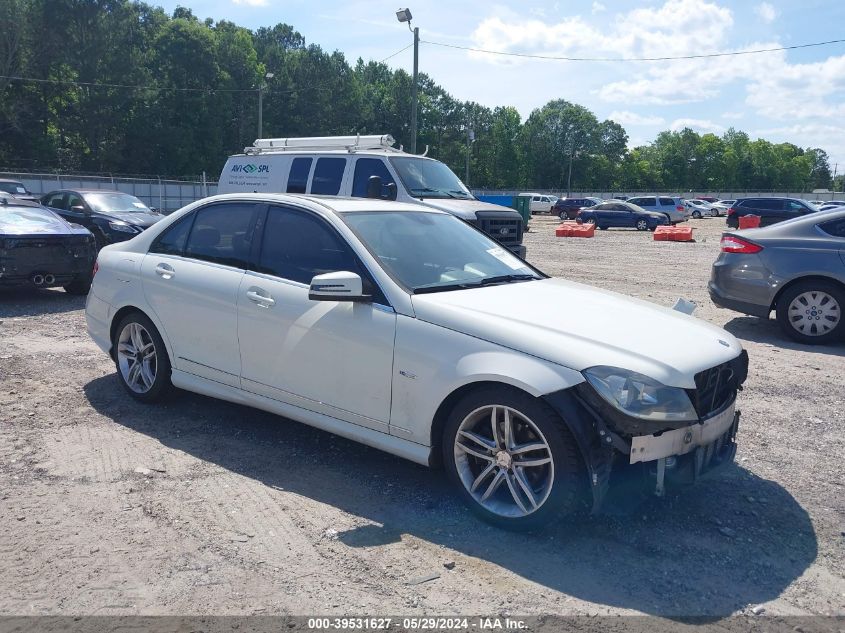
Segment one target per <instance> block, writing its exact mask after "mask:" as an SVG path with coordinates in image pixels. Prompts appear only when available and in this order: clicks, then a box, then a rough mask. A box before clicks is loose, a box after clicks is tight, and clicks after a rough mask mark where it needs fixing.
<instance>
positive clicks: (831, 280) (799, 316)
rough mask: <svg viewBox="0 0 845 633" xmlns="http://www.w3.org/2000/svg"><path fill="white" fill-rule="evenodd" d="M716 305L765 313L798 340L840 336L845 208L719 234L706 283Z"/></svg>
mask: <svg viewBox="0 0 845 633" xmlns="http://www.w3.org/2000/svg"><path fill="white" fill-rule="evenodd" d="M708 289H709V291H710V297H711V299H712V300H713V303H715V304H716V305H718V306H721V307H723V308H730V309H731V310H736V311H737V312H743V313H745V314H751V315H754V316H758V317H763V318H768V317H769V313H770V312H771V311H772V310H775V311H776V314H777V320H778V323H779V324H780V326H781V328H782V329H783V331H784V332H785V333H786V334H788V335H789V336H791V337H792V338H794V339H795V340H797V341H800V342H802V343H827V342H829V341H833V340H834V339H843V338H845V325H843V314H842V312H843V310H845V209H842V210H839V211H827V212H822V213H816V214H812V215H806V216H804V217H800V218H796V219H794V220H789V221H786V222H781V223H779V224H777V225H775V226H771V227H768V228H763V229H747V230H744V231H737V232H735V233H725V234H724V235H723V236H722V252H721V253H720V255H719V258H718V259H717V260H716V262H715V263H714V264H713V270H712V273H711V276H710V283H709V286H708Z"/></svg>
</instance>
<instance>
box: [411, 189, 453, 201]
mask: <svg viewBox="0 0 845 633" xmlns="http://www.w3.org/2000/svg"><path fill="white" fill-rule="evenodd" d="M411 191H420V192H424V193H443V194H446V195H447V196H449V197H450V198H457V197H458V196H456V195H455V194H453V193H450V192H449V191H446V190H445V189H432V188H431V187H413V188H411Z"/></svg>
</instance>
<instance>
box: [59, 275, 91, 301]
mask: <svg viewBox="0 0 845 633" xmlns="http://www.w3.org/2000/svg"><path fill="white" fill-rule="evenodd" d="M64 289H65V292H66V293H68V294H69V295H83V296H84V295H87V294H88V291H89V290H91V277H90V276H87V277H79V278H77V279H74V280H73V281H72V282H70V283H69V284H66V285H65V286H64Z"/></svg>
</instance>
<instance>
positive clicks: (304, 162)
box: [288, 157, 312, 193]
mask: <svg viewBox="0 0 845 633" xmlns="http://www.w3.org/2000/svg"><path fill="white" fill-rule="evenodd" d="M311 161H312V159H310V158H302V157H300V158H294V159H293V162H292V163H291V164H290V174H289V175H288V193H305V187H306V185H307V184H308V174H309V172H310V171H311Z"/></svg>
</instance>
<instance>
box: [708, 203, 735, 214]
mask: <svg viewBox="0 0 845 633" xmlns="http://www.w3.org/2000/svg"><path fill="white" fill-rule="evenodd" d="M734 202H736V200H719V201H718V202H714V203H713V208H714V209H715V210H716V213H717V215H727V214H728V209H730V208H731V207H732V206H733V204H734Z"/></svg>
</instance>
